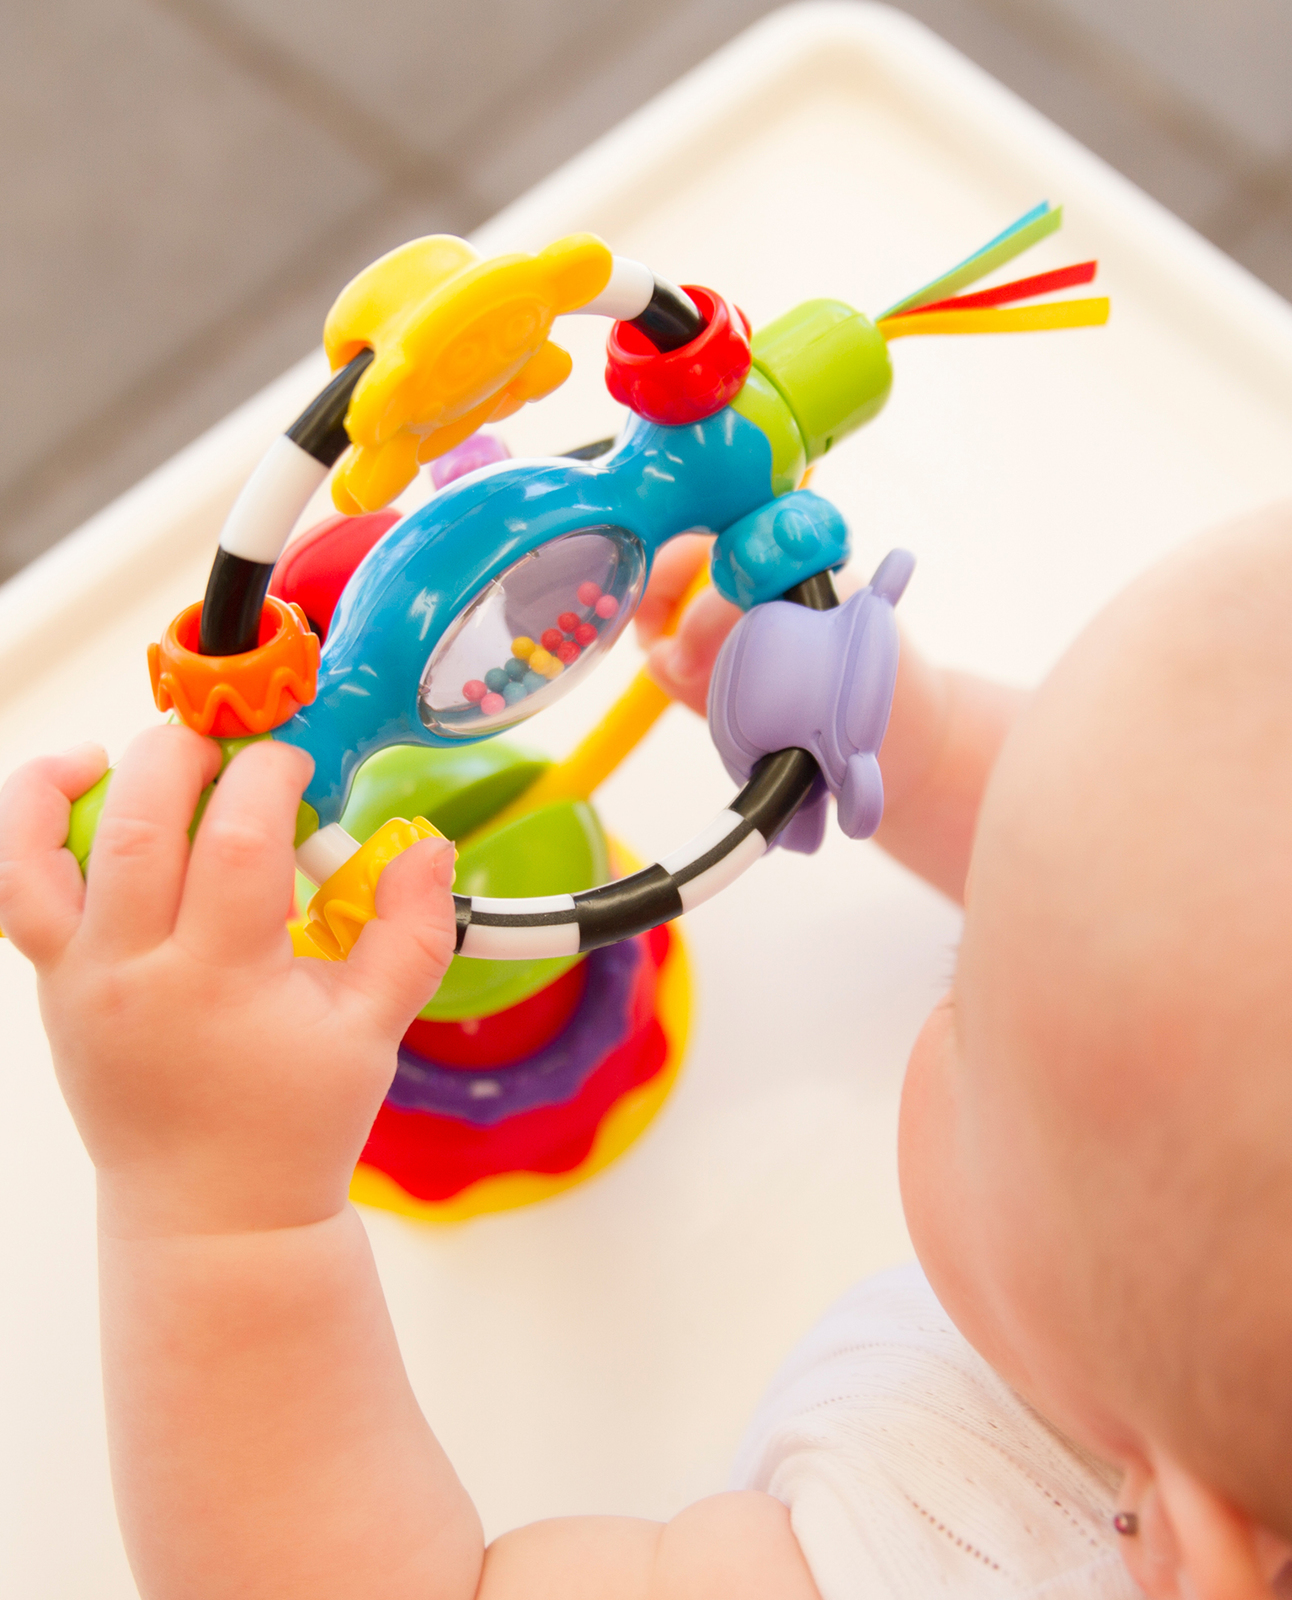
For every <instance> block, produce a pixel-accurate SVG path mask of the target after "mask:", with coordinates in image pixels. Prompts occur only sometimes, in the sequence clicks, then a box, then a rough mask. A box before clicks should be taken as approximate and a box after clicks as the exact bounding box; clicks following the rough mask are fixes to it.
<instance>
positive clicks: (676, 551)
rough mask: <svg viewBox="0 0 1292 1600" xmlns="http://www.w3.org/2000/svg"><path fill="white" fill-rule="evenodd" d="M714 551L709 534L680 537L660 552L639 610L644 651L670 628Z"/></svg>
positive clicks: (688, 534)
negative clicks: (681, 604)
mask: <svg viewBox="0 0 1292 1600" xmlns="http://www.w3.org/2000/svg"><path fill="white" fill-rule="evenodd" d="M712 549H713V536H712V534H707V533H683V534H679V535H678V537H677V538H676V539H670V540H669V542H668V543H667V544H666V545H664V546H663V547H662V548H661V550H660V553H659V554H658V555H657V556H656V557H655V565H654V566H653V567H652V568H651V575H650V582H649V583H648V584H647V585H646V593H645V594H644V595H643V596H642V601H641V604H640V605H639V606H638V607H637V617H636V622H637V642H638V643H639V644H640V645H641V647H642V649H643V650H645V649H647V648H648V647H649V646H650V645H651V644H652V643H654V641H655V640H656V639H658V638H659V636H660V635H661V634H662V633H663V632H664V630H665V629H666V628H667V627H668V625H669V623H670V622H671V621H672V619H673V614H674V612H675V611H676V609H677V606H678V604H679V602H680V601H681V600H682V599H683V597H684V596H685V594H686V591H687V590H688V589H689V588H690V587H691V585H692V583H693V582H694V581H695V579H696V575H697V574H698V573H699V571H700V569H701V567H705V566H707V565H708V562H709V554H710V552H711V551H712Z"/></svg>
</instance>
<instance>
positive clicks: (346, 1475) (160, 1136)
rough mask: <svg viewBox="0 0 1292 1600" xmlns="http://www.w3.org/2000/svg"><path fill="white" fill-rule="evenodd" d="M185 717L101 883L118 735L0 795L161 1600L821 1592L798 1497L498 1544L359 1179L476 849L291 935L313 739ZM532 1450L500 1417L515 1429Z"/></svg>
mask: <svg viewBox="0 0 1292 1600" xmlns="http://www.w3.org/2000/svg"><path fill="white" fill-rule="evenodd" d="M216 766H217V753H216V750H215V747H214V746H212V745H209V744H208V743H207V742H206V741H204V740H201V739H199V738H197V736H196V735H194V734H192V733H189V732H188V731H187V730H186V729H182V728H160V729H156V730H154V731H153V732H151V733H149V734H146V735H144V736H143V737H142V738H141V739H140V740H139V741H137V742H136V744H135V746H133V747H132V749H131V751H130V752H129V753H128V754H127V757H126V759H125V760H124V761H123V762H122V764H121V766H120V768H119V769H118V771H117V774H116V777H115V778H114V781H113V785H112V789H111V791H110V794H109V798H108V801H107V804H106V805H105V808H104V814H103V819H102V822H101V824H100V828H99V834H98V837H97V839H96V844H95V852H94V856H93V858H92V860H91V865H90V873H89V883H88V886H85V885H83V884H82V881H81V876H80V873H79V871H78V869H77V867H76V863H75V861H74V860H73V859H72V857H71V855H70V854H69V853H68V852H67V851H66V850H64V849H63V848H62V841H63V839H64V838H65V837H66V833H67V822H68V809H69V802H70V800H71V798H72V797H73V796H75V795H76V794H79V793H81V792H82V791H83V790H84V789H86V788H87V787H88V786H89V785H90V784H91V783H92V782H94V780H95V779H96V778H97V777H98V776H99V774H100V772H101V771H102V767H103V761H102V753H101V752H97V753H95V752H87V751H80V752H76V753H73V754H72V755H70V756H67V757H62V758H56V759H54V760H51V761H46V762H42V763H37V764H34V765H33V766H32V767H29V768H27V769H24V771H23V772H22V773H20V774H18V775H17V776H16V777H15V778H14V779H13V780H11V782H10V783H9V784H8V785H7V786H6V787H5V790H4V791H3V793H0V925H2V926H3V927H4V928H5V930H6V932H7V933H8V934H9V935H11V937H12V938H13V940H14V942H15V943H16V944H17V945H18V946H19V947H20V948H21V949H22V950H24V952H25V953H26V954H28V955H29V956H30V957H31V959H32V960H33V961H34V962H35V964H36V966H37V968H38V971H39V974H40V988H41V1002H42V1007H43V1010H44V1015H45V1020H46V1026H47V1028H48V1030H49V1033H50V1037H51V1042H52V1044H53V1048H54V1055H55V1062H56V1066H57V1068H58V1072H59V1080H60V1084H61V1087H62V1089H63V1092H64V1094H65V1095H66V1097H67V1100H68V1103H69V1105H70V1107H71V1109H72V1112H73V1114H74V1116H75V1117H76V1120H77V1124H78V1127H79V1128H80V1131H81V1134H82V1137H83V1138H84V1140H85V1142H86V1146H87V1149H88V1150H89V1152H90V1155H91V1157H92V1159H93V1160H94V1163H95V1166H96V1169H97V1174H98V1192H99V1233H100V1263H101V1268H100V1294H101V1303H102V1324H103V1355H104V1380H105V1394H106V1399H107V1409H108V1425H109V1433H110V1443H111V1454H112V1465H113V1480H114V1487H115V1490H116V1496H117V1505H118V1512H119V1515H120V1519H121V1524H122V1529H123V1532H124V1535H125V1539H126V1545H127V1549H128V1551H129V1553H130V1559H131V1563H132V1566H133V1568H134V1571H135V1575H136V1578H137V1580H138V1583H139V1587H140V1591H141V1593H142V1594H143V1595H145V1596H147V1597H148V1600H233V1597H234V1596H236V1597H237V1600H298V1597H299V1600H305V1597H308V1600H333V1597H334V1600H472V1597H474V1596H477V1595H478V1596H479V1597H480V1600H513V1597H514V1600H521V1597H522V1596H523V1597H524V1600H534V1597H535V1596H538V1597H542V1596H545V1595H551V1596H553V1597H555V1596H557V1595H559V1596H560V1597H561V1600H581V1597H582V1596H584V1595H586V1596H587V1597H588V1600H593V1597H596V1600H602V1597H605V1600H611V1597H614V1600H619V1597H620V1596H637V1595H640V1596H642V1597H643V1600H692V1596H694V1597H696V1600H699V1597H700V1596H701V1595H703V1596H704V1597H705V1600H723V1597H724V1596H725V1595H728V1594H729V1595H731V1596H732V1597H733V1600H734V1597H736V1596H739V1597H740V1600H759V1597H761V1596H763V1595H766V1596H767V1597H768V1600H772V1597H775V1600H815V1591H814V1589H813V1588H812V1585H811V1580H810V1578H808V1576H807V1573H806V1568H805V1567H804V1565H803V1562H802V1557H801V1556H800V1555H799V1553H798V1547H797V1544H796V1543H795V1541H794V1539H793V1535H792V1533H791V1532H790V1530H789V1524H788V1519H787V1517H786V1514H785V1512H784V1510H783V1508H781V1507H780V1506H778V1505H777V1504H776V1503H775V1502H774V1501H772V1500H771V1499H769V1498H768V1497H766V1496H762V1495H738V1496H723V1497H719V1498H718V1499H716V1500H713V1501H709V1502H705V1503H703V1504H702V1505H701V1506H699V1507H696V1508H693V1509H692V1510H691V1511H688V1512H686V1513H684V1514H683V1516H681V1517H680V1518H678V1519H677V1520H676V1521H675V1522H674V1523H672V1524H670V1525H669V1526H668V1527H667V1528H662V1527H660V1526H659V1525H654V1524H649V1523H640V1522H634V1521H629V1520H622V1521H621V1520H618V1519H589V1520H585V1521H577V1522H565V1523H550V1524H543V1525H540V1526H539V1527H536V1528H534V1529H531V1530H522V1531H521V1532H520V1533H517V1534H512V1535H509V1536H507V1538H505V1539H503V1540H500V1541H499V1542H498V1543H497V1544H496V1545H494V1546H493V1547H492V1549H491V1550H490V1551H489V1552H486V1551H485V1549H484V1545H483V1539H482V1535H481V1530H480V1524H479V1520H478V1518H477V1516H476V1513H475V1510H474V1508H473V1506H472V1505H471V1502H470V1500H469V1498H468V1496H467V1494H466V1491H465V1490H464V1489H463V1487H462V1485H461V1484H460V1483H459V1482H458V1480H457V1478H456V1476H455V1474H454V1472H453V1469H452V1467H451V1466H450V1464H449V1462H448V1460H447V1459H446V1457H445V1455H444V1453H443V1451H442V1450H441V1449H440V1446H439V1444H438V1442H437V1441H436V1439H435V1437H434V1435H433V1433H432V1432H431V1430H430V1428H429V1427H428V1426H427V1423H426V1421H425V1419H424V1418H423V1416H422V1414H421V1412H420V1410H419V1409H418V1406H417V1403H416V1400H415V1399H414V1397H413V1394H412V1391H411V1389H410V1388H409V1384H408V1380H407V1377H406V1375H405V1372H404V1368H403V1363H402V1361H401V1359H400V1355H399V1350H398V1347H397V1345H396V1343H395V1338H394V1334H393V1331H392V1329H391V1326H390V1321H389V1317H388V1315H387V1311H386V1306H385V1301H384V1298H383V1296H382V1292H381V1286H380V1284H379V1282H378V1279H377V1274H376V1270H375V1267H374V1265H373V1261H372V1257H371V1253H370V1251H369V1248H368V1242H367V1237H366V1235H365V1233H364V1231H363V1228H362V1225H361V1224H360V1222H359V1219H358V1216H357V1215H356V1213H355V1212H354V1211H353V1210H352V1209H351V1208H350V1206H349V1205H348V1203H347V1201H346V1187H347V1184H348V1181H349V1175H350V1173H351V1172H352V1170H353V1167H354V1163H355V1160H356V1159H357V1157H358V1154H359V1151H360V1149H361V1148H362V1145H363V1141H364V1138H365V1137H366V1134H367V1130H368V1128H369V1126H370V1125H371V1122H372V1118H373V1116H374V1114H375V1112H376V1109H377V1106H378V1105H379V1104H380V1101H381V1098H382V1095H383V1094H384V1093H385V1090H386V1089H387V1087H388V1086H389V1083H390V1079H391V1077H392V1076H393V1073H394V1066H395V1048H396V1045H397V1043H398V1040H399V1038H400V1036H401V1034H402V1033H403V1031H404V1029H405V1028H406V1027H407V1024H408V1022H409V1021H410V1020H411V1018H412V1016H413V1015H414V1013H415V1012H416V1011H417V1009H418V1008H419V1007H420V1006H421V1005H422V1004H423V1003H424V1001H425V998H426V996H427V994H428V993H431V992H433V990H434V988H435V986H436V984H437V982H438V980H439V978H440V976H441V975H442V972H443V969H444V967H445V965H446V964H447V961H448V959H449V955H450V953H451V951H452V922H453V918H452V902H451V900H450V898H449V881H450V874H451V855H450V853H449V851H448V849H447V847H446V846H444V845H442V844H438V843H437V842H436V841H426V842H425V843H423V844H421V845H418V846H415V847H414V849H413V850H410V851H409V852H407V853H406V854H405V855H404V856H402V857H400V858H399V860H398V861H396V862H395V863H394V864H393V865H392V866H391V867H390V868H388V869H387V871H386V873H385V874H384V875H383V877H382V880H381V884H380V888H379V893H378V902H377V909H378V916H377V918H376V919H375V920H374V921H373V922H372V923H370V924H369V925H368V926H367V927H366V928H365V930H364V932H363V934H362V936H361V937H360V939H359V941H358V943H357V944H356V946H355V948H354V950H353V951H352V953H351V956H350V958H349V960H348V961H346V962H344V963H335V964H334V963H329V962H321V961H311V960H304V959H294V958H293V956H292V952H291V945H290V941H289V940H288V938H287V935H286V932H285V927H284V923H285V917H286V912H287V908H288V903H289V900H290V895H291V887H292V869H293V859H292V833H293V827H294V818H295V813H296V804H297V800H298V799H299V796H300V792H301V789H302V787H303V785H304V782H305V779H306V767H305V762H304V760H303V758H301V757H300V755H299V753H298V752H293V751H292V750H291V749H290V748H289V747H286V746H281V745H277V746H276V745H273V744H259V745H253V746H251V747H250V748H249V749H247V750H245V751H244V752H243V753H242V754H241V755H239V756H238V757H237V758H236V759H235V760H234V761H233V762H232V763H231V764H230V766H229V767H228V769H227V771H226V772H225V774H224V776H223V777H222V779H221V781H220V784H219V787H218V789H217V791H216V793H215V795H214V797H213V799H212V801H211V804H210V806H209V807H208V809H207V812H206V815H205V817H204V819H203V822H202V825H201V828H200V829H199V831H198V836H197V840H196V843H195V844H194V846H193V848H192V850H191V852H190V850H189V845H188V839H187V822H188V819H189V817H191V815H192V813H193V810H194V806H195V803H196V800H197V797H198V794H199V792H200V790H201V788H202V786H203V784H204V783H205V782H206V781H207V780H208V779H209V778H210V777H211V776H212V775H213V774H214V772H215V770H216ZM499 1448H500V1449H505V1448H506V1440H499Z"/></svg>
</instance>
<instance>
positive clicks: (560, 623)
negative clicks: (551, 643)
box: [556, 611, 579, 633]
mask: <svg viewBox="0 0 1292 1600" xmlns="http://www.w3.org/2000/svg"><path fill="white" fill-rule="evenodd" d="M578 625H579V618H578V616H577V614H576V613H575V612H573V611H562V613H561V614H560V616H559V617H557V619H556V626H557V627H558V628H559V629H560V630H561V632H562V633H573V632H574V630H575V629H576V628H577V627H578Z"/></svg>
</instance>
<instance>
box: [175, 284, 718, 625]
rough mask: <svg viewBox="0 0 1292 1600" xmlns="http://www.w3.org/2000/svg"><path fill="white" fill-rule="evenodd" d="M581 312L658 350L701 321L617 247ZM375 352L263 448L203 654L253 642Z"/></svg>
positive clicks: (220, 560)
mask: <svg viewBox="0 0 1292 1600" xmlns="http://www.w3.org/2000/svg"><path fill="white" fill-rule="evenodd" d="M580 314H581V315H583V314H587V315H592V316H603V317H613V318H615V319H616V320H618V321H626V322H631V323H632V324H633V325H634V327H637V328H639V329H640V330H641V332H642V333H643V334H645V336H646V337H647V338H648V339H649V340H651V342H652V343H653V344H654V345H655V346H656V347H657V348H658V349H660V350H678V349H680V348H681V347H682V346H683V345H684V344H689V343H690V342H691V340H692V339H694V338H695V337H696V335H697V334H699V333H701V332H702V331H703V329H704V318H703V317H702V316H701V315H700V312H699V310H698V309H697V308H696V305H695V302H694V301H693V300H692V299H691V298H690V296H689V295H687V294H684V293H683V291H682V290H681V289H679V288H677V287H676V286H675V285H674V284H671V283H668V282H667V281H666V280H665V279H663V278H659V277H656V275H655V274H654V273H653V272H652V271H651V270H650V268H649V267H644V266H643V265H642V264H641V262H640V261H632V260H630V259H629V258H628V257H627V256H615V257H614V259H613V265H612V267H611V272H610V280H609V282H608V283H607V284H606V287H605V288H604V289H603V290H602V291H601V293H600V294H599V295H598V296H597V298H596V299H595V300H592V301H590V302H589V303H588V304H587V305H586V306H583V307H581V308H580ZM371 362H372V351H371V350H361V351H360V352H359V354H358V355H357V356H355V357H354V359H353V360H352V361H350V362H348V363H347V364H346V365H345V366H344V367H342V368H341V370H340V371H339V372H338V373H337V374H336V376H335V377H334V378H333V379H332V381H331V382H330V383H329V384H328V385H327V387H326V388H325V389H323V390H322V391H321V392H320V393H319V394H318V395H317V396H316V397H315V398H314V399H313V400H312V401H311V402H310V404H309V405H308V406H306V408H305V410H304V411H302V412H301V414H300V416H299V417H297V419H296V421H295V422H293V423H292V425H291V427H290V428H288V430H287V432H286V433H285V434H283V435H282V437H281V438H278V439H275V441H274V443H273V444H272V445H271V446H270V447H269V449H268V450H267V451H266V452H265V455H264V457H263V458H262V460H261V462H260V464H259V466H257V468H256V470H255V471H254V472H253V473H252V474H251V476H250V477H249V478H248V479H247V481H246V483H245V484H244V485H243V488H242V493H241V494H240V495H239V496H238V498H237V500H236V501H235V502H234V505H233V510H232V511H230V513H229V515H228V518H227V519H226V521H225V524H224V527H223V529H222V530H221V532H220V546H219V549H218V550H217V551H216V553H215V561H214V563H213V565H212V567H211V576H210V577H209V578H208V579H207V583H206V595H205V598H204V599H203V601H202V624H201V649H202V654H203V655H206V656H236V655H241V654H243V653H244V652H245V651H248V650H254V649H255V648H256V645H257V644H258V643H259V639H260V614H261V612H262V610H263V609H264V604H265V596H266V595H267V594H268V593H269V580H270V579H271V578H272V577H273V573H274V567H275V565H276V564H277V561H278V558H279V556H281V555H282V553H283V548H284V546H285V545H286V543H287V541H288V539H289V538H290V537H291V532H292V529H293V528H294V527H295V526H296V520H297V518H298V517H299V516H300V514H301V512H302V511H304V509H305V507H306V506H307V505H308V504H309V502H310V497H311V496H312V495H313V494H314V491H315V490H316V489H317V488H318V487H319V485H320V484H321V483H322V482H323V480H324V478H326V477H327V475H328V473H329V472H330V471H331V469H332V468H333V467H334V466H335V465H336V463H337V461H338V460H340V458H341V456H342V455H343V454H344V452H345V451H346V449H347V448H348V446H349V444H350V436H349V434H348V433H347V432H346V430H345V414H346V412H347V411H348V410H349V407H350V398H351V396H352V395H353V394H354V391H355V386H356V385H357V384H358V382H359V379H360V378H362V377H363V375H364V373H365V372H366V371H367V370H368V367H369V365H370V364H371Z"/></svg>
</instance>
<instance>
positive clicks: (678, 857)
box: [660, 811, 745, 876]
mask: <svg viewBox="0 0 1292 1600" xmlns="http://www.w3.org/2000/svg"><path fill="white" fill-rule="evenodd" d="M744 820H745V819H744V818H743V817H742V816H741V815H740V813H739V812H738V811H719V813H718V815H717V816H716V817H715V818H714V819H713V821H712V822H711V823H710V824H709V826H708V827H707V828H705V830H704V831H703V833H697V834H696V836H695V838H694V839H691V840H689V841H688V842H687V843H686V844H684V845H682V847H681V848H680V849H678V850H674V852H673V853H672V855H668V856H663V857H661V859H660V866H661V867H663V869H664V871H665V872H671V873H673V874H674V875H675V876H676V875H677V873H679V872H682V871H684V870H685V869H686V868H687V867H689V866H690V865H691V863H692V862H693V861H696V860H698V859H699V858H700V857H701V856H707V855H708V853H709V851H710V850H712V849H713V848H714V846H715V845H718V844H721V843H722V841H723V840H724V839H725V838H726V837H727V835H728V834H729V833H730V832H731V831H732V829H733V828H738V827H740V825H741V823H743V822H744Z"/></svg>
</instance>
